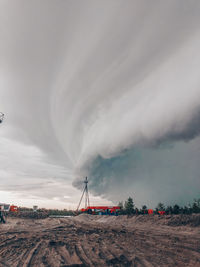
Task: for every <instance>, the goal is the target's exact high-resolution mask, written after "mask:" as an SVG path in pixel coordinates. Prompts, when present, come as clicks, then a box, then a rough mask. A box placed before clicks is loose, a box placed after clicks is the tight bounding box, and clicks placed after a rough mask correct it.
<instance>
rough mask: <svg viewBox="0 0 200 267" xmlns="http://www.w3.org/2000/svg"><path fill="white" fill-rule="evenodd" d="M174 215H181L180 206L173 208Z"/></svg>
mask: <svg viewBox="0 0 200 267" xmlns="http://www.w3.org/2000/svg"><path fill="white" fill-rule="evenodd" d="M173 213H174V214H179V213H180V207H179V205H177V204H175V205H174V207H173Z"/></svg>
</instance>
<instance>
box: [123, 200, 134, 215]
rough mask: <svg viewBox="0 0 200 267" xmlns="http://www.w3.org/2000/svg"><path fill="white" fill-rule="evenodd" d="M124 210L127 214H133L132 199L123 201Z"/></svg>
mask: <svg viewBox="0 0 200 267" xmlns="http://www.w3.org/2000/svg"><path fill="white" fill-rule="evenodd" d="M124 206H125V210H126V213H127V214H129V215H130V214H133V213H134V202H133V199H132V198H131V197H129V198H128V199H127V201H125V205H124Z"/></svg>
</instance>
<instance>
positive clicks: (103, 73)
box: [0, 0, 200, 209]
mask: <svg viewBox="0 0 200 267" xmlns="http://www.w3.org/2000/svg"><path fill="white" fill-rule="evenodd" d="M199 13H200V2H199V0H191V1H188V0H168V1H160V0H152V1H148V0H127V1H123V0H110V1H107V0H102V1H97V0H85V1H81V0H77V1H73V0H65V1H64V0H43V1H40V0H30V1H26V0H15V1H7V0H0V111H1V112H3V113H4V114H5V119H4V122H3V123H2V124H0V166H1V168H0V179H1V183H0V202H7V203H14V204H16V205H20V206H30V207H31V206H33V205H38V206H39V207H47V208H67V209H70V208H76V206H77V204H78V202H79V198H80V195H81V190H82V187H83V183H82V181H83V179H84V177H85V176H88V179H89V190H90V193H91V204H94V205H97V204H101V205H103V204H104V205H107V204H109V205H111V204H117V203H118V202H119V201H121V200H123V201H124V200H126V199H127V197H128V196H131V197H133V199H134V202H135V204H136V205H137V206H138V207H139V206H141V205H143V204H146V205H147V206H148V207H155V206H156V204H157V203H158V202H163V203H165V204H166V205H168V204H174V203H178V204H180V205H187V204H188V203H189V202H191V201H192V200H193V199H194V198H198V197H200V164H199V163H200V162H199V160H200V75H199V70H200V50H199V47H200V30H199V29H200V16H199Z"/></svg>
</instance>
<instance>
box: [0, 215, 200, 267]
mask: <svg viewBox="0 0 200 267" xmlns="http://www.w3.org/2000/svg"><path fill="white" fill-rule="evenodd" d="M199 220H200V215H195V216H193V217H189V216H182V217H180V216H179V215H177V216H163V217H159V216H157V215H154V216H149V215H146V216H142V215H141V216H133V217H132V218H127V217H126V216H118V217H114V216H95V215H86V214H82V215H79V216H77V217H71V218H46V219H42V220H41V219H40V220H33V219H20V218H8V219H7V224H0V267H1V266H11V267H16V266H18V267H25V266H34V267H40V266H52V267H54V266H55V267H61V266H62V267H64V266H65V267H66V266H101V267H103V266H148V267H150V266H160V267H164V266H170V267H172V266H180V267H184V266H187V267H188V266H191V267H197V266H200V226H199Z"/></svg>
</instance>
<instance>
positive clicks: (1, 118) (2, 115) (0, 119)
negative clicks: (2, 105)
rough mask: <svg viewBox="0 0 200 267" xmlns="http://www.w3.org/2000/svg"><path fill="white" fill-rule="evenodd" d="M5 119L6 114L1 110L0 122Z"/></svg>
mask: <svg viewBox="0 0 200 267" xmlns="http://www.w3.org/2000/svg"><path fill="white" fill-rule="evenodd" d="M3 119H4V114H3V113H2V112H0V123H2V122H3Z"/></svg>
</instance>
